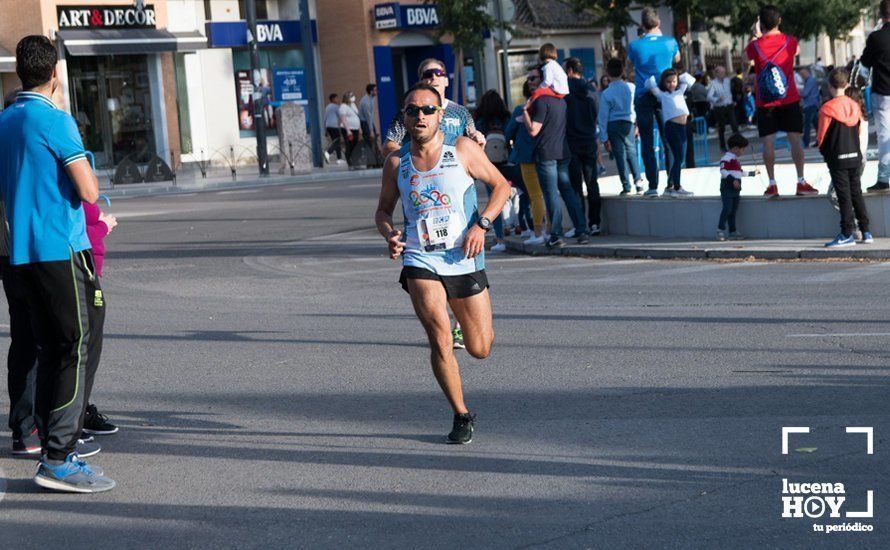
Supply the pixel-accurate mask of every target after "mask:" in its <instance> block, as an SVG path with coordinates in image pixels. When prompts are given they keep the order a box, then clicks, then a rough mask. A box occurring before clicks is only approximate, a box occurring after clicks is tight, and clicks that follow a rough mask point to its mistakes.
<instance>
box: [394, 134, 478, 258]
mask: <svg viewBox="0 0 890 550" xmlns="http://www.w3.org/2000/svg"><path fill="white" fill-rule="evenodd" d="M456 142H457V136H454V135H447V134H446V135H445V141H444V143H443V144H442V152H441V154H440V156H439V161H438V162H437V163H436V165H435V166H434V167H433V168H432V169H431V170H429V171H426V172H421V171H420V170H418V169H417V168H415V167H414V162H413V161H412V160H411V151H410V148H409V146H408V145H407V144H406V145H405V146H403V147H402V149H401V151H400V155H401V157H400V162H399V180H398V185H399V194H400V195H401V199H402V211H403V212H404V214H405V250H404V252H403V254H402V261H403V263H404V265H406V266H410V267H419V268H422V269H428V270H429V271H432V272H433V273H435V274H437V275H444V276H452V275H466V274H468V273H473V272H476V271H480V270H482V269H484V268H485V259H484V252H483V253H481V254H479V255H478V256H476V257H475V258H467V257H466V254H465V253H464V250H463V243H464V235H466V233H467V230H468V229H469V228H470V227H472V226H473V224H475V223H476V220H477V217H478V203H477V198H476V184H475V182H474V181H473V178H471V177H470V176H469V175H468V174H467V171H466V170H465V169H464V166H463V164H462V163H461V161H460V158H459V157H458V154H457V147H456V146H455V143H456Z"/></svg>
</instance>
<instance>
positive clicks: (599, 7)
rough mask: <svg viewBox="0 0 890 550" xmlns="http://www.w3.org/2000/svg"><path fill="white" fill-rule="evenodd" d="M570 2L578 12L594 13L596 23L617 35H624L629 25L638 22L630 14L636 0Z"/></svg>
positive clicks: (571, 0) (583, 0) (577, 0)
mask: <svg viewBox="0 0 890 550" xmlns="http://www.w3.org/2000/svg"><path fill="white" fill-rule="evenodd" d="M569 3H570V4H571V6H572V7H573V8H574V9H575V10H576V11H577V12H582V11H586V12H588V13H591V14H593V16H594V17H595V18H596V19H595V22H596V25H598V26H601V27H606V28H607V29H611V30H612V34H613V35H614V36H616V37H620V36H624V33H625V31H626V30H627V28H628V27H632V26H634V25H636V24H637V23H638V22H637V21H634V20H633V18H631V16H630V8H631V5H636V4H637V2H636V0H569Z"/></svg>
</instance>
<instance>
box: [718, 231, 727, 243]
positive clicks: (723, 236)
mask: <svg viewBox="0 0 890 550" xmlns="http://www.w3.org/2000/svg"><path fill="white" fill-rule="evenodd" d="M717 240H718V241H720V242H723V241H725V240H726V231H723V230H722V229H718V230H717Z"/></svg>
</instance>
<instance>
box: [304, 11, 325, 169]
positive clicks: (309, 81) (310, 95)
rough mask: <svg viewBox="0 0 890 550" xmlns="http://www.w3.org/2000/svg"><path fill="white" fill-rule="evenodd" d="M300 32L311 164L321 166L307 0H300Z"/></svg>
mask: <svg viewBox="0 0 890 550" xmlns="http://www.w3.org/2000/svg"><path fill="white" fill-rule="evenodd" d="M300 34H301V35H302V40H303V67H304V68H305V69H304V71H305V73H306V98H307V99H308V100H309V105H308V111H307V116H308V117H309V137H310V141H311V142H312V164H313V165H315V167H316V168H321V167H322V166H323V164H322V160H321V121H320V120H319V115H318V113H319V109H318V93H317V87H316V82H317V81H318V76H317V74H316V71H315V49H314V47H313V44H312V20H311V18H310V17H309V0H300Z"/></svg>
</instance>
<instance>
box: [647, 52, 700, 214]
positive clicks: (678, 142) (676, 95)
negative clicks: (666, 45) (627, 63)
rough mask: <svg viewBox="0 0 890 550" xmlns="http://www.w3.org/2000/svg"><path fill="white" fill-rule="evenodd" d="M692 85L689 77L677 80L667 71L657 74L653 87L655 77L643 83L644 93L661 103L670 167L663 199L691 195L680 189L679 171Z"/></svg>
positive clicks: (690, 76) (674, 72) (678, 77)
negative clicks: (687, 100)
mask: <svg viewBox="0 0 890 550" xmlns="http://www.w3.org/2000/svg"><path fill="white" fill-rule="evenodd" d="M693 84H695V78H693V77H692V75H690V74H689V73H683V74H681V75H679V76H677V71H675V70H674V69H668V70H666V71H664V72H663V73H661V79H660V81H659V82H658V83H657V84H656V82H655V77H654V76H650V77H649V80H647V81H646V89H647V90H649V92H651V93H652V94H653V95H655V97H657V98H658V99H659V100H660V101H661V118H662V119H663V120H664V121H665V123H664V139H663V140H662V142H663V143H666V144H667V146H668V149H670V152H671V154H670V158H669V159H668V160H669V161H670V165H669V166H668V186H667V189H665V191H664V196H668V197H691V196H692V193H691V192H689V191H687V190H685V189H683V187H682V186H681V185H680V169H681V167H682V163H683V159H685V158H686V121H687V119H688V118H689V108H688V107H687V106H686V98H685V97H684V94H685V93H686V88H688V87H689V86H692V85H693Z"/></svg>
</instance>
